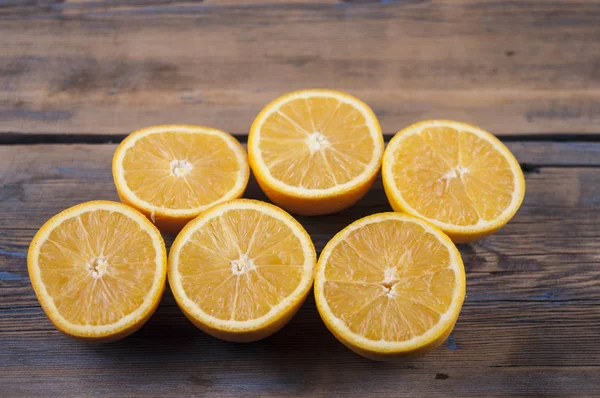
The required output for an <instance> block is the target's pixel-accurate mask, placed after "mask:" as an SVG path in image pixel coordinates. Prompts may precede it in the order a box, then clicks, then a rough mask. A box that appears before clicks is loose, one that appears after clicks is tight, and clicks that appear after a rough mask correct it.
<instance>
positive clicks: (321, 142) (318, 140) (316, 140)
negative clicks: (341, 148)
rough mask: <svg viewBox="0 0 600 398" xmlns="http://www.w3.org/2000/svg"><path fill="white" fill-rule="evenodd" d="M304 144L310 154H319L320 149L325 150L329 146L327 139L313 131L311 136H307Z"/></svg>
mask: <svg viewBox="0 0 600 398" xmlns="http://www.w3.org/2000/svg"><path fill="white" fill-rule="evenodd" d="M306 142H307V143H308V148H309V149H310V153H315V152H319V151H320V150H321V149H324V148H327V147H328V146H330V145H331V143H330V142H329V140H328V139H327V137H325V136H324V135H323V134H321V133H319V132H318V131H315V132H314V133H312V134H309V135H308V137H307V138H306Z"/></svg>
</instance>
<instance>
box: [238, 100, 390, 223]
mask: <svg viewBox="0 0 600 398" xmlns="http://www.w3.org/2000/svg"><path fill="white" fill-rule="evenodd" d="M248 152H249V158H250V165H251V167H252V170H253V172H254V174H255V176H256V179H257V180H258V183H259V185H260V186H261V188H262V189H263V191H264V192H265V193H266V195H267V196H268V197H269V198H270V199H271V200H272V201H273V202H275V203H277V204H278V205H280V206H281V207H283V208H284V209H286V210H289V211H291V212H293V213H297V214H303V215H317V214H327V213H332V212H335V211H339V210H342V209H344V208H346V207H349V206H351V205H352V204H354V203H356V202H357V201H358V200H359V199H360V198H361V197H362V196H363V195H364V194H365V193H366V192H367V191H368V190H369V188H370V187H371V185H372V184H373V181H374V179H375V176H376V175H377V172H378V171H379V168H380V166H381V157H382V155H383V136H382V134H381V129H380V127H379V123H378V121H377V118H376V117H375V114H373V112H372V111H371V109H370V108H369V107H368V106H367V105H366V104H365V103H364V102H362V101H360V100H359V99H357V98H355V97H353V96H351V95H348V94H345V93H341V92H338V91H331V90H303V91H296V92H293V93H289V94H286V95H284V96H282V97H280V98H278V99H276V100H275V101H273V102H272V103H270V104H269V105H267V106H266V107H265V108H264V109H263V110H262V112H261V113H260V114H259V115H258V116H257V117H256V120H255V121H254V123H253V125H252V128H251V130H250V135H249V137H248Z"/></svg>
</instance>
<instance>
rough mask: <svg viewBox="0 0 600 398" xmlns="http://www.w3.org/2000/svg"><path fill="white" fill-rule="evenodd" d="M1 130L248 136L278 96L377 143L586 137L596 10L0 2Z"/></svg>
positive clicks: (598, 41) (592, 125)
mask: <svg viewBox="0 0 600 398" xmlns="http://www.w3.org/2000/svg"><path fill="white" fill-rule="evenodd" d="M0 21H1V23H0V132H11V133H43V134H55V133H60V134H68V133H74V134H126V133H129V132H131V131H133V130H135V129H137V128H140V127H144V126H147V125H151V124H158V123H194V124H205V125H210V126H215V127H219V128H222V129H225V130H227V131H230V132H232V133H235V134H246V133H247V131H248V129H249V127H250V124H251V122H252V120H253V118H254V117H255V115H256V114H257V113H258V112H259V110H260V109H261V108H262V107H263V106H264V105H265V104H266V103H267V102H269V101H270V100H272V99H274V98H275V97H277V96H279V95H280V94H282V93H285V92H288V91H291V90H295V89H300V88H306V87H327V88H333V89H339V90H344V91H348V92H350V93H352V94H355V95H357V96H359V97H360V98H362V99H364V100H365V101H366V102H367V103H369V104H370V105H371V106H372V107H373V109H374V110H375V112H376V114H377V115H378V117H379V118H380V121H381V124H382V127H383V129H384V131H385V132H386V133H394V132H396V131H398V130H399V129H401V128H402V127H404V126H406V125H408V124H410V123H412V122H415V121H418V120H421V119H426V118H452V119H457V120H463V121H467V122H471V123H474V124H478V125H481V126H482V127H484V128H486V129H489V130H490V131H492V132H494V133H497V134H539V133H546V134H548V133H550V134H555V133H561V134H567V133H581V134H585V133H598V132H600V73H599V71H600V58H598V54H599V53H600V3H599V2H598V1H595V0H568V1H567V0H563V1H549V0H531V1H485V2H482V1H478V0H429V1H425V0H389V1H388V0H381V1H372V0H348V1H336V0H326V1H320V0H304V1H300V0H287V1H277V0H262V1H250V0H237V1H233V0H227V1H222V0H219V1H217V0H205V1H190V0H181V1H174V0H110V1H97V0H36V1H33V0H3V1H1V2H0Z"/></svg>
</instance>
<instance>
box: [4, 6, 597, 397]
mask: <svg viewBox="0 0 600 398" xmlns="http://www.w3.org/2000/svg"><path fill="white" fill-rule="evenodd" d="M306 87H327V88H333V89H339V90H344V91H348V92H350V93H352V94H354V95H357V96H359V97H360V98H362V99H364V100H365V101H366V102H367V103H369V104H370V105H371V106H372V107H373V109H374V111H375V112H376V114H377V116H378V117H379V119H380V121H381V124H382V127H383V130H384V132H385V133H386V135H387V137H388V138H389V137H390V136H391V135H392V134H393V133H395V132H396V131H398V130H399V129H400V128H402V127H404V126H406V125H408V124H409V123H412V122H415V121H418V120H420V119H425V118H453V119H458V120H462V121H466V122H471V123H474V124H478V125H480V126H482V127H484V128H486V129H488V130H490V131H491V132H493V133H495V134H497V135H499V136H500V138H501V139H503V140H504V141H505V142H506V144H507V145H508V146H509V147H510V149H511V150H512V151H513V152H514V153H515V155H516V157H517V158H518V159H519V161H520V162H521V164H522V166H523V170H524V172H525V177H526V181H527V194H526V197H525V202H524V203H523V207H522V208H521V210H520V211H519V213H518V214H517V216H516V217H515V219H514V220H513V221H512V222H511V223H509V224H508V225H507V226H506V227H505V228H504V229H502V230H500V231H499V232H498V233H496V234H495V235H493V236H491V237H489V238H486V239H483V240H481V241H479V242H476V243H473V244H465V245H460V251H461V253H462V255H463V259H464V262H465V266H466V268H467V298H466V301H465V304H464V307H463V310H462V312H461V316H460V318H459V321H458V323H457V325H456V328H455V330H454V332H453V333H452V335H451V338H450V339H449V340H448V342H447V343H446V344H445V345H444V346H442V347H440V348H438V349H437V350H435V351H433V352H432V353H430V354H429V355H427V356H426V357H424V358H422V359H418V360H413V361H410V362H405V363H400V364H385V363H375V362H371V361H368V360H365V359H363V358H361V357H359V356H357V355H355V354H353V353H352V352H350V351H349V350H347V349H346V348H345V347H344V346H342V345H341V344H340V343H339V342H338V341H337V340H335V338H334V337H332V336H331V335H330V334H329V332H328V331H327V330H326V328H325V327H324V326H323V324H322V322H321V321H320V319H319V316H318V314H317V311H316V309H315V305H314V300H313V299H312V297H311V298H309V300H308V301H307V303H306V304H305V305H304V306H303V307H302V309H301V310H300V312H299V314H298V315H297V316H296V318H294V320H293V321H292V322H291V323H290V324H289V325H288V326H287V327H286V328H284V329H283V330H282V331H281V332H279V333H277V334H276V335H274V336H272V337H270V338H268V339H266V340H264V341H261V342H257V343H252V344H244V345H242V344H231V343H225V342H221V341H219V340H216V339H214V338H212V337H209V336H207V335H205V334H203V333H202V332H200V331H199V330H197V329H195V328H194V327H193V326H192V325H191V324H190V323H189V322H188V321H187V320H186V319H185V318H184V316H183V315H182V313H181V312H180V311H179V309H178V308H177V306H176V304H175V302H174V300H173V298H172V296H171V294H170V292H167V294H166V295H165V297H164V299H163V301H162V303H161V306H160V307H159V309H158V311H157V313H156V314H155V315H154V317H153V318H152V319H151V320H150V321H149V322H148V324H147V325H146V326H145V327H143V328H142V330H140V331H139V332H138V333H136V334H135V335H133V336H131V337H129V338H127V339H125V340H122V341H119V342H116V343H112V344H108V345H101V346H93V345H86V344H83V343H79V342H75V341H72V340H70V339H68V338H66V337H63V336H62V335H61V334H60V333H59V332H57V331H56V330H55V329H54V328H53V327H52V326H51V324H50V322H49V321H48V320H47V318H46V317H45V316H44V314H43V312H42V310H41V308H40V307H39V305H38V303H37V301H36V299H35V296H34V294H33V291H32V289H31V285H30V282H29V279H28V275H27V269H26V251H27V247H28V245H29V242H30V240H31V238H32V237H33V235H34V233H35V231H36V230H37V229H38V228H39V227H40V226H41V225H42V224H43V222H44V221H46V220H47V219H48V218H49V217H50V216H52V215H53V214H55V213H57V212H58V211H60V210H62V209H64V208H66V207H69V206H71V205H74V204H76V203H79V202H83V201H86V200H92V199H113V200H116V199H117V196H116V192H115V189H114V186H113V183H112V177H111V171H110V161H111V157H112V154H113V152H114V149H115V146H116V145H115V143H117V142H118V141H120V140H121V139H122V138H123V137H124V136H125V135H126V134H127V133H129V132H131V131H133V130H134V129H136V128H139V127H144V126H147V125H151V124H156V123H194V124H205V125H210V126H214V127H218V128H222V129H225V130H227V131H230V132H232V133H234V134H236V135H238V136H239V137H238V138H239V139H240V140H241V141H242V142H244V141H245V134H247V131H248V129H249V126H250V123H251V122H252V120H253V118H254V116H255V115H256V114H257V113H258V112H259V110H260V109H261V108H262V106H263V105H264V104H265V103H266V102H268V101H269V100H271V99H273V98H275V97H276V96H278V95H280V94H282V93H284V92H287V91H291V90H294V89H299V88H306ZM0 179H1V181H2V185H1V187H0V396H2V397H19V396H36V397H40V396H69V397H70V396H94V395H104V396H120V397H124V396H134V395H139V396H147V397H148V396H157V397H163V396H177V397H182V396H191V395H194V396H199V395H214V396H226V397H233V396H323V397H331V396H338V395H348V396H355V397H364V396H380V397H384V396H401V395H405V396H410V397H434V396H454V397H466V396H473V397H482V396H531V397H543V396H546V397H564V396H590V397H591V396H599V395H600V298H599V294H600V2H599V1H594V0H563V1H558V0H556V1H551V0H529V1H525V0H524V1H504V0H496V1H481V0H445V1H442V0H397V1H394V0H381V1H370V0H354V1H336V0H326V1H317V0H296V1H295V0H287V1H276V0H270V1H269V0H262V1H250V0H219V1H217V0H205V1H185V0H184V1H171V0H104V1H101V0H0ZM247 196H248V197H253V198H262V199H264V196H263V195H262V193H261V192H260V190H259V189H258V187H257V186H256V184H255V183H254V182H253V181H252V182H251V184H250V187H249V189H248V193H247ZM387 210H390V208H389V205H388V204H387V201H386V199H385V195H384V193H383V190H382V187H381V181H380V180H378V181H377V183H376V185H375V187H374V188H373V189H372V190H371V192H369V194H368V195H367V197H365V198H364V199H363V200H362V201H361V202H360V203H359V204H358V205H356V206H354V207H353V208H351V209H349V210H346V211H344V212H341V213H339V214H334V215H331V216H327V217H318V218H308V217H304V218H300V221H301V222H302V224H303V225H304V226H305V227H306V228H307V230H308V231H309V232H310V233H311V235H312V237H313V239H314V242H315V245H316V247H317V249H318V250H320V249H322V247H323V246H324V244H325V243H326V242H327V240H328V239H330V238H331V237H332V236H333V234H334V233H335V232H337V231H338V230H340V229H341V228H343V227H344V226H345V225H347V224H348V223H350V222H352V221H354V220H356V219H357V218H360V217H362V216H364V215H367V214H371V213H374V212H380V211H387ZM167 240H168V241H169V242H170V240H171V239H169V238H167Z"/></svg>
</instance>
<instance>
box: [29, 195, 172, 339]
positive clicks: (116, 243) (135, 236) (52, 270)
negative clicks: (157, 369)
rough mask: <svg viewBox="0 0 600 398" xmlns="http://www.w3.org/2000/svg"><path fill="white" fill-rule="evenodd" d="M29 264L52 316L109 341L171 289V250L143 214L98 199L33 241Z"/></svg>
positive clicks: (137, 323)
mask: <svg viewBox="0 0 600 398" xmlns="http://www.w3.org/2000/svg"><path fill="white" fill-rule="evenodd" d="M27 265H28V270H29V277H30V279H31V284H32V285H33V289H34V290H35V294H36V295H37V298H38V300H39V302H40V304H41V305H42V308H43V309H44V311H45V312H46V315H47V316H48V318H50V321H52V323H53V324H54V325H55V326H56V327H57V328H58V329H59V330H60V331H62V332H63V333H65V334H67V335H69V336H72V337H74V338H79V339H83V340H88V341H94V342H104V341H112V340H117V339H119V338H122V337H125V336H127V335H129V334H131V333H133V332H135V331H136V330H137V329H139V328H140V327H141V326H142V325H143V324H144V323H145V322H146V321H147V320H148V319H149V318H150V316H151V315H152V313H153V312H154V310H155V309H156V307H157V306H158V303H159V301H160V298H161V296H162V293H163V290H164V288H165V280H166V273H167V254H166V250H165V245H164V242H163V239H162V237H161V235H160V232H159V231H158V229H156V227H155V226H154V225H152V223H151V222H150V221H148V219H146V217H144V215H143V214H141V213H139V212H138V211H136V210H134V209H132V208H130V207H128V206H126V205H124V204H121V203H115V202H108V201H93V202H86V203H82V204H80V205H77V206H74V207H71V208H69V209H66V210H64V211H62V212H60V213H58V214H57V215H56V216H54V217H52V218H51V219H50V220H49V221H48V222H46V223H45V224H44V225H43V226H42V228H40V230H39V231H38V232H37V233H36V235H35V237H34V238H33V241H32V242H31V245H30V246H29V253H28V255H27Z"/></svg>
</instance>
